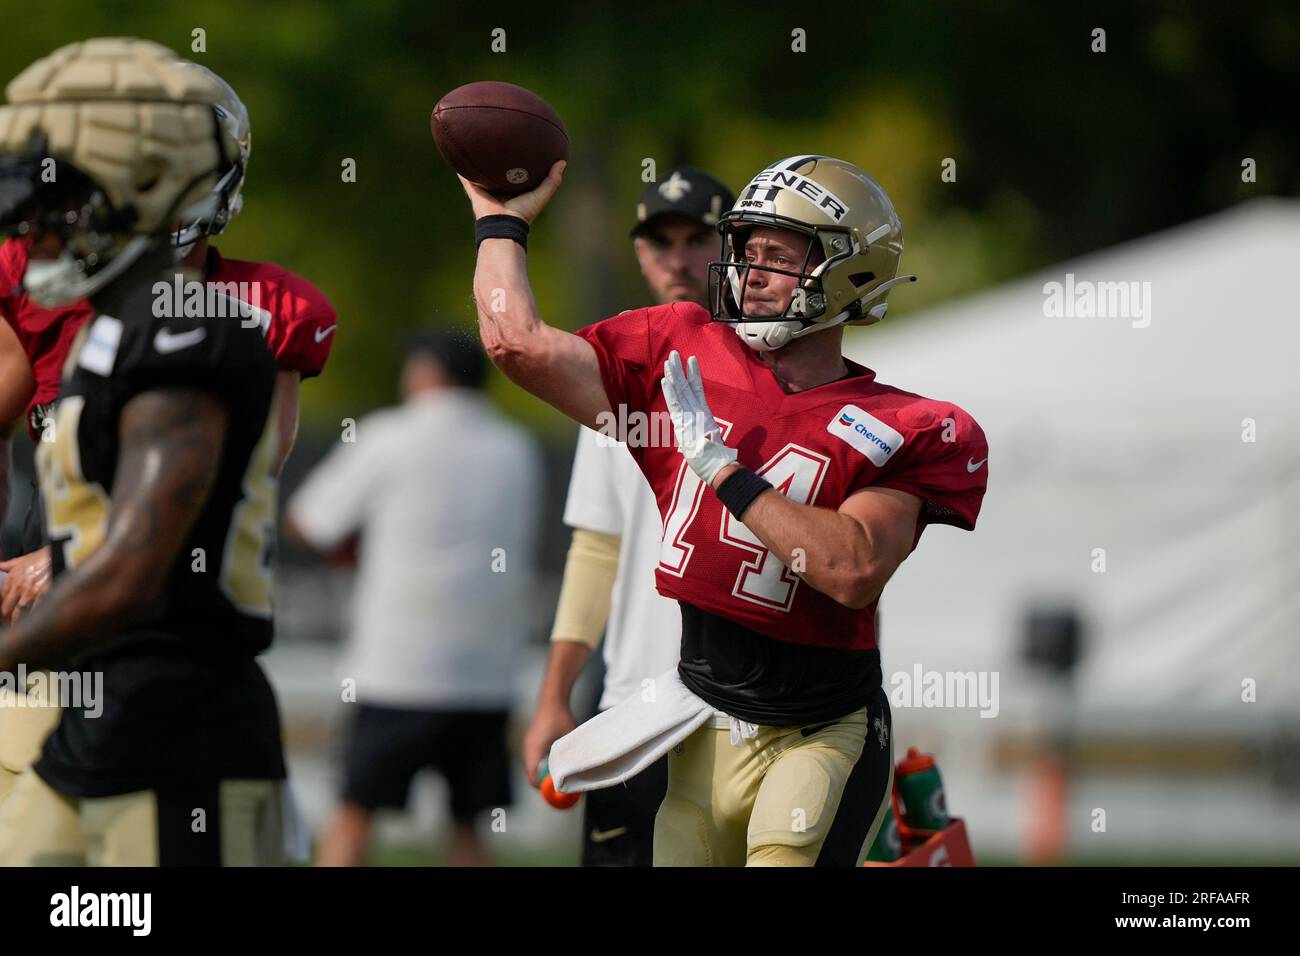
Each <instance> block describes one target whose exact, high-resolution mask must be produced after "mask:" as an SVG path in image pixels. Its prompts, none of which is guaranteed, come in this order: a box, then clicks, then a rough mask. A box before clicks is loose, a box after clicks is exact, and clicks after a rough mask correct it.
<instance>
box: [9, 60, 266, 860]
mask: <svg viewBox="0 0 1300 956" xmlns="http://www.w3.org/2000/svg"><path fill="white" fill-rule="evenodd" d="M7 92H8V97H9V104H8V105H7V106H5V107H3V108H0V207H2V208H0V226H2V227H3V228H4V230H5V231H6V232H8V233H9V234H11V235H17V236H22V237H26V238H29V239H30V242H31V247H30V255H29V262H28V265H27V268H26V270H25V274H24V286H25V288H26V290H27V291H28V293H29V294H30V295H31V296H32V298H33V300H35V301H36V302H37V303H38V304H40V305H44V306H55V305H59V304H64V303H68V302H73V301H76V300H77V299H80V298H83V297H85V298H88V299H89V301H90V304H91V306H92V307H93V308H94V310H95V315H94V316H93V317H92V318H91V319H90V321H89V322H88V323H87V324H86V325H85V326H83V328H82V329H81V331H80V332H79V333H78V336H77V339H76V341H75V342H74V343H73V346H72V348H71V350H70V353H69V358H68V364H67V367H66V370H65V376H64V380H63V383H62V386H61V389H60V397H59V401H58V403H57V406H56V409H55V412H54V419H53V422H52V424H51V431H52V440H48V441H42V442H41V444H40V448H39V451H38V469H39V472H40V476H41V482H42V488H43V497H44V504H45V518H46V525H47V528H48V530H49V534H50V539H51V546H52V551H53V562H54V576H55V583H54V586H53V588H52V590H51V593H50V594H49V596H48V599H46V600H44V601H42V602H40V604H38V605H37V606H36V607H35V608H33V609H32V611H31V612H30V613H28V614H26V615H24V616H23V617H22V618H21V619H20V620H19V621H18V622H17V623H16V624H14V625H13V626H12V627H10V628H8V629H7V630H4V631H0V671H9V672H13V671H14V670H15V669H16V668H18V667H20V666H21V667H24V668H30V669H35V668H47V669H52V670H56V671H58V672H59V673H60V674H62V675H66V676H68V677H69V678H76V679H77V680H78V681H79V682H80V687H81V689H82V695H81V696H82V697H83V698H85V697H86V696H87V695H86V693H85V691H86V688H87V687H96V688H98V689H99V691H100V693H97V694H95V695H94V696H95V701H94V702H92V701H90V700H88V699H82V700H77V699H75V695H74V698H72V699H69V698H66V697H65V699H64V700H63V701H62V703H63V704H64V710H63V713H62V717H61V719H60V721H59V723H58V726H57V727H56V728H55V730H54V731H53V733H52V734H51V735H50V736H49V738H48V739H47V740H46V741H45V744H44V747H43V748H42V752H41V756H40V758H39V760H38V761H37V763H36V764H35V766H34V767H33V768H32V769H30V770H27V771H25V772H24V773H23V774H22V775H21V776H20V777H19V779H18V781H17V783H16V784H15V785H14V789H13V792H12V793H11V794H10V797H9V799H8V800H7V801H6V803H5V804H4V806H3V808H0V864H10V865H13V864H80V863H89V864H92V865H120V866H139V865H220V864H226V865H240V864H259V863H261V864H266V863H277V862H280V861H281V860H282V858H283V837H282V832H281V829H282V823H281V791H282V785H283V780H284V776H285V772H284V758H283V752H282V747H281V741H280V723H279V716H278V713H277V709H276V703H275V698H274V695H273V693H272V691H271V687H270V685H269V683H268V682H267V680H266V677H265V675H264V674H263V673H262V670H261V668H260V667H259V666H258V664H257V662H256V660H255V658H256V656H257V655H258V654H260V653H261V652H262V651H263V650H265V649H266V647H267V646H268V645H269V643H270V640H271V570H270V566H269V560H270V556H271V552H272V548H273V535H274V525H273V518H274V513H275V501H276V479H275V474H276V466H277V461H276V445H277V442H276V418H275V414H274V410H273V392H274V388H275V374H276V373H275V365H274V363H273V361H272V357H271V353H270V351H269V349H268V348H267V346H266V341H265V338H264V331H265V330H264V328H263V324H262V323H260V322H258V321H247V320H246V318H245V317H244V316H242V315H241V314H239V311H238V310H233V311H234V312H235V314H229V313H227V312H226V311H225V310H224V309H213V308H212V306H211V303H210V302H209V303H207V304H205V306H204V307H203V308H201V309H198V310H196V311H199V312H201V313H202V314H200V315H184V314H182V315H177V314H176V313H177V311H178V310H177V309H176V308H175V305H176V304H177V303H175V302H173V303H171V304H172V306H173V308H170V309H168V308H162V309H160V308H159V306H160V305H163V304H165V302H166V298H165V294H164V293H162V292H160V291H159V290H158V289H156V288H155V287H156V286H157V285H158V284H159V283H161V284H162V288H164V289H166V288H170V287H173V286H174V283H175V282H177V281H180V282H183V283H184V282H195V283H198V284H199V285H200V286H201V278H202V277H201V275H200V274H199V273H197V272H193V271H188V270H186V271H182V272H179V273H178V272H177V265H176V261H175V250H174V248H173V244H172V238H171V234H172V230H173V228H174V224H175V223H177V222H189V221H195V220H197V219H201V218H202V217H203V216H204V215H206V214H207V213H208V212H210V210H211V209H212V206H213V203H214V196H213V187H214V186H215V185H216V183H217V182H218V181H219V180H220V178H221V176H222V175H223V172H224V171H225V170H227V169H228V168H229V167H230V166H231V164H232V163H233V162H235V161H236V160H237V157H238V155H239V148H240V147H239V143H238V142H237V141H236V139H235V137H234V136H233V135H231V132H230V129H229V127H228V126H227V125H226V124H225V123H224V122H223V121H222V118H221V115H220V109H219V102H220V99H221V96H222V91H221V89H220V88H219V86H218V85H217V84H215V83H214V82H212V80H211V79H210V78H209V77H207V76H205V75H204V74H203V73H201V72H199V71H195V70H192V69H187V68H186V67H184V66H183V65H181V64H180V62H179V61H178V60H177V59H176V58H175V56H174V55H173V54H172V53H171V52H170V51H169V50H167V49H165V48H164V47H160V46H158V45H156V44H153V43H149V42H145V41H139V40H122V39H103V40H91V41H87V42H85V43H81V44H72V45H70V46H68V47H64V48H62V49H60V50H58V51H56V52H55V53H53V54H51V55H50V56H49V57H47V58H45V59H43V60H40V61H38V62H37V63H36V64H33V66H31V67H29V68H28V69H27V70H26V71H24V72H23V73H22V74H21V75H20V76H19V77H18V78H17V79H15V80H14V81H13V82H12V83H11V84H10V85H9V87H8V91H7ZM110 147H111V148H110ZM51 160H52V161H53V163H51ZM51 168H53V171H54V175H53V176H52V177H51V176H49V175H48V171H49V170H50V169H51ZM183 287H184V286H183ZM179 311H182V312H184V311H190V310H179ZM159 313H161V315H160V314H159ZM72 686H76V684H75V683H73V684H72Z"/></svg>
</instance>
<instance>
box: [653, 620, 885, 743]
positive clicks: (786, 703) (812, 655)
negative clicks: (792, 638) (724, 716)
mask: <svg viewBox="0 0 1300 956" xmlns="http://www.w3.org/2000/svg"><path fill="white" fill-rule="evenodd" d="M678 603H679V604H680V605H681V608H682V659H681V662H680V663H679V664H678V665H677V672H678V674H679V675H680V676H681V679H682V683H683V684H685V685H686V687H687V689H688V690H690V691H691V692H692V693H694V694H695V695H696V696H698V697H700V698H702V699H703V700H705V701H707V702H708V703H710V704H712V705H713V706H714V707H717V708H718V709H719V710H722V711H725V712H726V713H728V714H730V715H731V716H733V717H738V718H740V719H741V720H747V721H749V722H750V723H752V724H763V725H765V726H769V727H797V726H801V725H806V724H812V723H817V722H820V721H827V720H835V719H836V718H839V717H843V716H844V715H845V714H850V713H852V712H853V711H855V710H857V709H858V708H860V707H865V706H866V704H867V701H868V700H869V699H870V697H871V694H872V692H874V691H876V690H878V689H879V688H880V685H881V683H882V679H883V678H882V674H881V670H880V651H878V650H870V651H849V650H841V649H840V648H834V647H815V646H813V645H810V644H792V643H789V642H787V641H778V640H774V639H773V638H770V637H766V636H764V635H762V634H759V633H758V632H756V631H751V630H750V629H749V628H747V627H742V626H741V625H739V624H737V623H735V622H734V621H729V620H727V619H726V618H723V617H719V616H718V615H716V614H710V613H709V612H708V611H703V610H701V609H699V608H697V607H695V606H694V605H692V604H687V603H686V602H685V601H679V602H678Z"/></svg>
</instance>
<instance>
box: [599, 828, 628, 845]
mask: <svg viewBox="0 0 1300 956" xmlns="http://www.w3.org/2000/svg"><path fill="white" fill-rule="evenodd" d="M626 832H627V827H614V829H612V830H592V831H591V842H592V843H604V842H606V841H607V840H612V839H614V837H621V836H622V835H623V834H624V833H626Z"/></svg>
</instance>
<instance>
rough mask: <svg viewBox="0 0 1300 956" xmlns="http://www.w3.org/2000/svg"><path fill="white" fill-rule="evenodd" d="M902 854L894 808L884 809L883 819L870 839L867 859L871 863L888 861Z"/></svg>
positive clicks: (901, 842) (901, 843)
mask: <svg viewBox="0 0 1300 956" xmlns="http://www.w3.org/2000/svg"><path fill="white" fill-rule="evenodd" d="M902 855H903V841H902V840H900V839H899V837H898V821H897V820H896V819H894V808H893V807H892V806H891V807H890V808H889V809H888V810H886V811H885V820H884V822H883V823H881V824H880V829H879V830H878V831H877V832H876V838H875V839H874V840H872V841H871V849H870V850H868V851H867V859H868V860H870V861H871V862H872V863H889V862H892V861H893V860H897V859H898V858H899V857H900V856H902Z"/></svg>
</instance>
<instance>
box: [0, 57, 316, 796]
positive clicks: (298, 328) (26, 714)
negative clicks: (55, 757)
mask: <svg viewBox="0 0 1300 956" xmlns="http://www.w3.org/2000/svg"><path fill="white" fill-rule="evenodd" d="M182 65H183V66H184V67H185V68H186V69H188V70H191V71H194V72H197V73H199V74H201V75H202V77H204V78H205V79H208V80H210V81H212V82H213V83H215V84H216V85H217V86H218V87H219V88H220V90H221V95H220V98H219V100H218V103H217V104H216V109H217V111H218V116H219V118H220V120H221V122H222V123H223V125H224V126H225V127H226V128H227V129H228V131H229V133H230V135H231V136H232V137H233V138H234V139H235V141H236V142H237V143H238V144H239V150H238V152H237V153H236V154H235V155H234V156H231V157H229V158H228V162H227V163H226V164H225V165H223V167H222V172H221V176H220V178H219V179H218V180H217V181H216V183H215V184H214V185H213V187H212V196H213V203H212V204H211V205H210V206H209V207H208V208H206V209H203V210H201V212H200V213H199V214H198V215H197V216H196V217H195V218H194V219H192V220H191V221H187V222H181V223H179V224H178V228H177V230H176V231H175V233H174V234H173V236H172V242H173V244H174V246H175V254H176V255H177V256H178V257H181V259H182V261H183V263H184V265H185V266H187V267H189V268H192V269H195V270H198V271H200V272H201V273H202V274H203V278H204V281H205V282H206V283H207V284H208V285H209V286H210V287H211V289H212V290H213V291H214V293H216V294H218V295H220V296H222V297H223V298H224V299H225V300H226V301H227V302H229V303H236V302H238V303H242V305H240V306H239V307H241V308H242V307H244V306H246V307H247V310H248V311H249V313H250V314H256V315H257V316H258V318H259V320H260V319H262V318H263V313H264V314H265V321H266V338H267V343H268V345H269V346H270V347H271V351H272V353H273V355H274V358H275V363H276V367H277V372H276V390H275V398H276V400H275V407H276V409H277V435H278V437H277V443H278V449H277V452H276V460H277V461H278V462H281V463H283V462H284V460H285V459H286V458H287V457H288V455H289V452H290V451H291V450H292V447H293V443H294V438H295V436H296V435H297V429H298V389H299V384H300V382H301V381H302V380H303V379H305V378H310V377H313V376H316V375H319V374H320V373H321V371H322V370H323V368H324V366H325V363H326V360H327V359H328V357H329V354H330V348H331V346H332V345H333V342H334V338H335V336H334V332H335V330H336V328H337V319H336V317H335V313H334V309H333V306H331V305H330V303H329V301H328V300H327V299H326V298H325V296H324V295H323V294H322V293H321V292H320V290H319V289H317V288H316V287H315V286H314V285H312V284H311V283H310V282H308V281H307V280H305V279H303V278H302V277H300V276H297V275H295V274H294V273H292V272H289V271H288V270H287V269H283V268H281V267H280V266H277V265H273V264H271V263H263V262H244V261H240V260H236V259H227V258H224V257H223V256H222V255H221V254H220V253H219V252H218V251H217V249H216V247H215V246H213V245H211V242H210V237H212V236H215V235H217V234H219V233H221V232H222V231H223V230H224V229H225V227H226V226H227V225H228V224H229V223H230V221H231V220H232V219H233V218H234V217H235V216H237V215H238V214H239V212H240V210H241V209H242V208H243V203H244V196H243V185H244V180H245V177H246V175H247V172H248V163H249V159H250V157H251V154H252V129H251V125H250V123H249V118H248V111H247V109H245V107H244V104H243V102H242V101H241V100H240V98H239V96H238V95H237V94H236V93H235V91H234V89H232V88H231V87H230V85H229V84H227V83H226V82H225V80H223V79H222V78H221V77H219V76H217V74H215V73H213V72H212V71H211V70H209V69H207V67H204V66H201V65H199V64H196V63H190V62H183V63H182ZM31 246H32V237H31V236H30V235H27V236H20V237H17V238H13V239H8V240H5V241H4V243H3V245H0V319H3V320H4V321H3V322H0V422H6V421H15V422H16V420H17V419H18V418H22V419H23V420H24V421H25V423H26V427H27V431H28V434H29V436H30V438H31V440H32V441H33V442H34V443H39V442H40V441H41V440H42V438H45V439H46V440H52V439H53V437H54V430H53V428H52V427H51V426H52V423H53V415H54V404H55V402H56V401H57V400H58V396H59V387H60V378H61V375H62V369H63V366H64V364H65V362H66V360H67V356H68V352H69V350H70V349H71V347H72V343H73V341H74V340H75V339H76V337H77V334H78V333H79V332H80V331H81V328H82V326H84V325H85V324H86V322H87V321H89V320H90V319H91V318H92V317H93V316H94V314H95V310H94V307H93V306H92V305H91V304H90V303H89V302H87V301H86V300H85V299H78V300H76V301H75V302H72V303H70V304H67V305H58V306H54V307H51V308H43V307H42V306H40V305H38V304H37V303H35V302H34V301H33V300H32V296H31V295H30V294H29V293H28V292H27V291H26V290H25V289H24V287H23V281H24V277H25V275H26V272H27V265H28V262H29V259H30V252H31ZM241 295H243V296H245V297H248V299H250V300H251V301H248V302H244V300H243V299H240V298H239V297H240V296H241ZM15 427H16V426H15ZM5 477H6V476H5V474H4V473H2V472H0V501H2V500H3V499H4V498H5V496H6V494H7V490H8V489H7V484H6V483H5V480H4V479H5ZM41 511H42V507H41V500H40V491H39V486H38V485H34V486H33V489H32V504H31V509H30V512H29V514H28V516H27V520H26V522H25V526H24V542H23V546H24V551H25V553H22V554H19V555H18V556H17V557H14V558H12V559H10V560H7V561H3V562H0V571H4V572H6V573H7V575H8V577H7V579H6V580H5V581H4V584H3V587H0V623H13V622H15V621H17V620H18V619H20V618H21V617H22V616H23V615H24V614H25V613H27V612H28V611H29V610H30V609H31V607H32V606H33V605H34V604H35V603H36V602H37V601H38V600H40V599H41V598H42V597H43V595H44V594H45V593H46V591H48V589H49V581H50V561H51V556H50V548H49V546H48V544H47V543H46V541H45V538H44V531H43V527H42V524H43V523H42V520H41ZM23 696H24V697H25V703H33V702H37V701H36V700H35V698H34V697H26V695H23ZM40 703H42V704H44V705H45V706H41V707H34V706H21V707H19V706H13V707H5V708H0V802H3V799H4V796H5V794H6V793H7V792H8V790H9V789H10V788H12V786H13V782H14V780H16V779H17V776H18V774H20V773H21V772H22V771H23V770H25V769H26V768H27V767H29V766H31V764H32V763H33V762H34V761H35V759H36V757H37V755H38V754H39V753H40V748H41V744H42V743H43V742H44V740H45V738H46V737H47V736H48V735H49V732H50V731H51V730H52V729H53V728H54V725H55V724H56V723H57V722H58V716H59V711H58V706H57V703H58V702H57V699H56V698H55V699H50V700H47V701H40Z"/></svg>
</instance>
